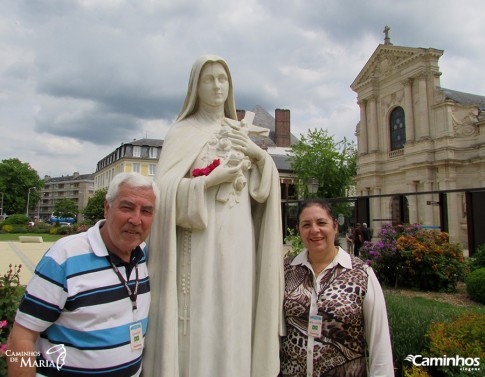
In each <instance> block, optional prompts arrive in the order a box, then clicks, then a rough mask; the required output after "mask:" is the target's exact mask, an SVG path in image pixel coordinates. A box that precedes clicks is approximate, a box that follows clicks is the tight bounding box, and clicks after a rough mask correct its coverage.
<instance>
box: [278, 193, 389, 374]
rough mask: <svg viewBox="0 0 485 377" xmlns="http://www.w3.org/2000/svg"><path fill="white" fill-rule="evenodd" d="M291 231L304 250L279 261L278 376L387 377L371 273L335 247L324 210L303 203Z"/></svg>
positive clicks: (383, 330) (385, 340)
mask: <svg viewBox="0 0 485 377" xmlns="http://www.w3.org/2000/svg"><path fill="white" fill-rule="evenodd" d="M298 229H299V232H300V236H301V239H302V241H303V244H304V245H305V249H304V250H303V251H302V252H301V253H300V254H298V255H297V256H296V257H288V258H287V259H286V260H285V297H284V311H285V319H286V328H287V334H286V336H285V337H283V339H282V346H281V376H288V377H289V376H291V377H300V376H301V377H303V376H342V377H357V376H358V377H361V376H385V377H391V376H394V369H393V361H392V350H391V341H390V336H389V326H388V320H387V311H386V304H385V301H384V295H383V293H382V289H381V286H380V284H379V282H378V281H377V278H376V276H375V274H374V272H373V270H372V269H371V268H370V267H369V266H367V265H366V264H365V263H363V262H362V261H361V260H360V259H358V258H356V257H353V256H351V255H349V254H348V253H347V252H345V251H344V250H343V249H342V248H340V247H337V246H335V245H336V243H335V240H336V237H337V234H338V223H337V221H336V220H335V219H334V218H333V216H332V210H331V208H330V206H329V205H328V204H327V203H325V202H321V201H309V202H306V203H304V204H303V205H302V207H301V209H300V215H299V224H298ZM366 355H368V356H369V359H368V361H369V362H368V363H367V362H366V360H367V358H366Z"/></svg>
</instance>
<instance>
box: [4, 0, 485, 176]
mask: <svg viewBox="0 0 485 377" xmlns="http://www.w3.org/2000/svg"><path fill="white" fill-rule="evenodd" d="M484 13H485V2H484V1H483V0H465V1H462V2H458V1H455V0H428V1H421V0H395V1H390V0H388V1H385V0H366V1H362V0H244V1H242V0H238V1H232V0H1V2H0V57H1V58H0V161H1V160H4V159H8V158H18V159H20V160H21V161H22V162H27V163H29V164H30V165H31V166H32V168H34V169H35V170H37V172H38V174H39V176H40V177H41V178H43V177H44V175H46V174H47V175H50V176H53V177H56V176H61V175H72V173H73V172H80V173H81V174H87V173H93V172H94V171H95V170H96V163H97V162H98V161H99V160H100V159H102V158H103V157H104V156H106V155H107V154H109V153H110V152H112V151H113V150H114V149H115V148H116V147H118V146H119V145H120V144H121V143H123V142H127V141H130V140H133V139H140V138H144V137H148V138H158V139H163V137H164V135H165V133H166V131H167V129H168V127H169V126H170V124H171V123H172V122H173V120H174V119H175V117H176V116H177V114H178V112H179V110H180V107H181V105H182V102H183V98H184V95H185V91H186V87H187V82H188V77H189V73H190V69H191V67H192V64H193V62H194V61H195V59H196V58H197V57H198V56H199V55H201V54H204V53H215V54H218V55H220V56H222V57H224V58H225V59H226V60H227V62H228V63H229V66H230V69H231V73H232V76H233V81H234V87H235V95H236V105H237V107H238V108H240V109H246V110H251V109H252V108H254V107H255V106H256V105H260V106H262V107H263V108H265V109H266V110H267V111H268V112H269V113H270V114H272V115H274V110H275V109H276V108H284V109H290V110H291V127H292V132H293V134H295V135H296V136H299V135H301V134H305V133H306V132H307V130H308V129H315V128H326V129H328V131H329V133H330V134H331V135H334V136H335V137H336V139H342V138H343V137H347V138H348V139H352V140H355V137H354V130H355V125H356V124H357V122H358V118H359V108H358V105H357V104H356V94H355V93H354V92H353V91H352V90H351V89H350V84H351V83H352V82H353V80H354V79H355V78H356V76H357V75H358V74H359V72H360V70H361V69H362V68H363V66H364V64H365V63H366V62H367V60H368V59H369V58H370V56H371V55H372V53H373V52H374V50H375V49H376V48H377V47H378V45H379V44H380V43H383V40H384V34H383V29H384V26H386V25H389V27H390V28H391V31H390V37H391V42H392V43H393V44H394V45H400V46H409V47H425V48H428V47H432V48H436V49H441V50H444V55H443V57H442V58H441V59H440V62H439V66H440V70H441V72H442V73H443V75H442V76H441V85H442V86H443V87H446V88H450V89H454V90H459V91H464V92H469V93H475V94H481V95H485V80H483V76H484V75H483V67H484V66H485V48H484V44H483V40H484V37H485V23H484V22H483V14H484Z"/></svg>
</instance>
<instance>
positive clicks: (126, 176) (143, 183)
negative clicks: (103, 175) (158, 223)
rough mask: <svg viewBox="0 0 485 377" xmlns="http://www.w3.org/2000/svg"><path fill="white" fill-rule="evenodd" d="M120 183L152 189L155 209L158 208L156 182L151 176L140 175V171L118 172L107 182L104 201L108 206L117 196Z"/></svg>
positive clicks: (158, 200)
mask: <svg viewBox="0 0 485 377" xmlns="http://www.w3.org/2000/svg"><path fill="white" fill-rule="evenodd" d="M122 184H127V185H128V186H131V187H135V188H151V189H153V193H154V194H155V198H156V202H155V209H157V208H158V205H159V202H160V199H159V196H160V195H159V191H158V187H157V185H156V183H155V182H154V180H153V179H152V178H150V177H146V176H144V175H141V174H140V173H119V174H116V175H115V176H114V178H113V179H112V180H111V183H110V184H109V187H108V191H107V192H106V201H107V202H108V204H109V205H110V206H111V203H113V201H114V200H115V199H116V197H117V196H118V192H119V191H120V186H121V185H122Z"/></svg>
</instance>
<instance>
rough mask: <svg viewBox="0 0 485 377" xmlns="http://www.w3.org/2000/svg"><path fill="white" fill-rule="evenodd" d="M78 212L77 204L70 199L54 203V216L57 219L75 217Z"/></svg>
mask: <svg viewBox="0 0 485 377" xmlns="http://www.w3.org/2000/svg"><path fill="white" fill-rule="evenodd" d="M78 212H79V210H78V208H77V204H76V202H75V201H74V200H71V199H67V198H64V199H60V200H58V201H56V202H55V203H54V214H55V215H56V216H57V217H76V215H77V214H78Z"/></svg>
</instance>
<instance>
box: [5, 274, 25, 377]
mask: <svg viewBox="0 0 485 377" xmlns="http://www.w3.org/2000/svg"><path fill="white" fill-rule="evenodd" d="M21 268H22V265H19V266H14V267H12V265H10V266H9V270H8V272H7V273H5V274H4V275H3V276H0V350H1V351H0V356H3V352H4V351H5V349H6V342H7V338H8V335H9V333H10V330H11V329H12V325H13V321H14V319H15V313H16V312H17V307H18V305H19V302H20V298H21V297H22V294H23V288H22V287H20V279H19V273H20V270H21ZM6 375H7V362H6V360H5V358H4V357H0V376H6Z"/></svg>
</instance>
